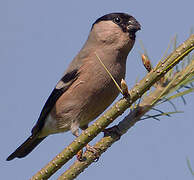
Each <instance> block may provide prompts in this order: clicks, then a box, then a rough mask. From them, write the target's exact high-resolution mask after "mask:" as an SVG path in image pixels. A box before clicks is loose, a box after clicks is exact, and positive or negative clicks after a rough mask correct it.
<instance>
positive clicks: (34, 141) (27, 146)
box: [6, 135, 46, 161]
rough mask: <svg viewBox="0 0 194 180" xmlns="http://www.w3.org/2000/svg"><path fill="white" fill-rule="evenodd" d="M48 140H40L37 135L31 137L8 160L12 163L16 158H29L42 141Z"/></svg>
mask: <svg viewBox="0 0 194 180" xmlns="http://www.w3.org/2000/svg"><path fill="white" fill-rule="evenodd" d="M44 138H46V137H42V138H38V137H37V136H36V135H31V136H30V137H29V138H28V139H27V140H26V141H25V142H24V143H23V144H22V145H21V146H19V147H18V148H17V149H16V150H15V151H14V152H13V153H12V154H11V155H10V156H9V157H8V158H7V159H6V160H7V161H10V160H12V159H14V158H16V157H17V158H23V157H25V156H27V155H28V154H29V153H30V152H31V151H32V150H33V149H34V148H35V147H36V146H37V145H38V144H39V143H41V141H42V140H43V139H44Z"/></svg>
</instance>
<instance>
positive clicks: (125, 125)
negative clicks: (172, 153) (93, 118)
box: [58, 60, 194, 180]
mask: <svg viewBox="0 0 194 180" xmlns="http://www.w3.org/2000/svg"><path fill="white" fill-rule="evenodd" d="M193 72H194V60H193V61H192V62H191V63H190V64H189V65H188V66H187V67H186V68H185V69H183V70H182V71H180V72H178V75H179V78H178V79H177V78H176V76H174V77H173V76H172V77H173V78H172V79H171V82H173V83H169V85H168V88H169V89H170V90H173V89H174V90H176V86H178V85H179V83H181V82H182V80H183V79H184V77H185V76H187V77H189V75H190V74H192V73H193ZM165 89H166V87H165V86H164V85H163V84H162V83H160V84H158V86H157V87H156V88H155V90H154V91H153V92H152V93H150V94H149V95H148V96H146V97H145V98H144V99H143V101H142V102H141V103H140V104H139V106H138V107H137V108H135V109H134V110H132V111H131V112H130V113H129V115H127V116H126V117H125V118H124V119H123V120H122V121H121V122H120V123H119V124H118V125H117V126H116V127H117V132H114V131H113V132H110V133H109V134H106V133H105V137H103V138H101V140H100V141H98V142H97V143H96V144H95V146H94V147H95V148H96V149H98V150H99V155H101V154H102V153H104V152H105V151H106V150H107V149H108V148H109V147H110V146H111V145H112V144H114V143H115V142H116V141H118V140H119V139H120V136H122V135H124V134H125V133H127V131H128V130H129V129H130V128H131V127H133V126H134V125H135V124H136V123H137V122H138V121H141V120H142V119H141V118H142V117H143V116H144V115H145V114H146V113H147V112H148V111H150V110H152V109H153V106H155V105H156V104H157V102H159V100H160V98H158V97H161V95H162V96H164V95H165V96H166V95H168V94H169V91H165ZM190 89H192V88H190ZM188 93H189V92H188ZM177 94H179V93H177ZM177 97H178V96H177ZM156 99H157V101H156ZM178 112H179V111H177V112H175V113H178ZM173 113H174V112H173ZM169 114H172V112H170V113H164V112H161V115H160V116H162V115H169ZM150 117H151V118H152V117H155V116H150ZM118 131H119V132H118ZM83 157H84V159H85V161H83V162H80V161H78V160H77V161H75V163H74V164H73V165H72V166H70V167H69V169H68V170H66V171H65V172H64V173H63V174H62V175H61V176H60V177H59V178H58V180H63V179H66V180H72V179H74V178H75V177H77V176H78V175H79V174H80V173H81V172H83V171H84V170H85V169H86V168H87V167H88V166H89V165H90V164H91V163H93V162H94V161H95V159H96V156H95V154H93V153H91V152H89V151H86V152H85V153H84V156H83Z"/></svg>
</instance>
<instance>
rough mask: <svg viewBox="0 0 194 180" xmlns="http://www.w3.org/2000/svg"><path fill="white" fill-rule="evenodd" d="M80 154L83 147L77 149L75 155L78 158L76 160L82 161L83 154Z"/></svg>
mask: <svg viewBox="0 0 194 180" xmlns="http://www.w3.org/2000/svg"><path fill="white" fill-rule="evenodd" d="M82 154H83V149H81V150H79V151H78V152H77V154H76V156H77V160H78V161H83V156H82Z"/></svg>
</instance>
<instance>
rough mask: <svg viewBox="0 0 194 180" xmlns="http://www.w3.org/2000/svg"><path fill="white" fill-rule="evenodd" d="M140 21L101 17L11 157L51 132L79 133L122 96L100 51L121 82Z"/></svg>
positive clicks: (113, 15)
mask: <svg viewBox="0 0 194 180" xmlns="http://www.w3.org/2000/svg"><path fill="white" fill-rule="evenodd" d="M138 30H140V24H139V23H138V22H137V21H136V20H135V18H133V17H132V16H130V15H128V14H124V13H111V14H107V15H105V16H102V17H101V18H99V19H97V20H96V21H95V23H94V24H93V25H92V29H91V31H90V34H89V36H88V39H87V41H86V43H85V45H84V46H83V48H82V49H81V50H80V52H79V53H78V55H77V56H76V57H75V58H74V59H73V61H72V62H71V64H70V65H69V68H68V69H67V70H66V72H65V74H64V76H63V77H62V78H61V80H60V81H59V82H58V84H57V85H56V87H55V89H54V90H53V92H52V93H51V95H50V96H49V98H48V100H47V102H46V103H45V105H44V107H43V110H42V112H41V114H40V117H39V119H38V121H37V123H36V124H35V126H34V127H33V129H32V135H31V136H30V137H29V138H28V139H27V140H26V141H25V142H24V143H23V144H22V145H21V146H20V147H19V148H18V149H16V151H15V152H13V153H12V154H11V155H10V156H9V157H8V158H7V160H12V159H14V158H15V157H18V158H22V157H24V156H26V155H27V154H29V153H30V152H31V151H32V150H33V149H34V148H35V147H36V146H37V145H38V144H39V143H40V142H41V141H42V140H43V139H44V138H45V137H46V136H48V135H49V134H54V133H60V132H65V131H68V130H71V131H72V133H73V134H74V135H76V136H77V135H78V129H79V128H81V129H84V128H85V127H87V125H88V123H89V122H91V121H92V120H94V119H95V118H96V117H97V116H99V115H100V114H101V113H102V112H103V111H104V110H105V109H106V108H107V107H108V106H109V105H110V104H111V103H112V102H113V101H114V99H115V98H116V97H117V96H118V94H119V91H118V89H117V87H116V86H115V84H114V82H113V81H112V79H111V78H110V76H109V75H108V74H107V72H106V71H105V69H104V68H103V67H102V65H101V64H100V62H99V61H98V59H97V57H96V55H95V53H96V54H98V56H99V57H100V58H101V60H102V61H103V63H104V64H105V66H106V67H107V68H108V70H109V71H110V73H111V74H112V75H113V77H114V78H115V80H116V81H117V82H118V83H120V81H121V79H122V78H124V77H125V71H126V59H127V56H128V54H129V52H130V50H131V49H132V47H133V45H134V42H135V33H136V31H138Z"/></svg>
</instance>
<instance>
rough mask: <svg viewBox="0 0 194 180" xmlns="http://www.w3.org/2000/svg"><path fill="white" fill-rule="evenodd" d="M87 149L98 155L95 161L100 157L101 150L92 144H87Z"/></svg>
mask: <svg viewBox="0 0 194 180" xmlns="http://www.w3.org/2000/svg"><path fill="white" fill-rule="evenodd" d="M86 151H89V152H92V153H93V154H94V156H95V157H96V159H95V160H94V161H95V162H97V161H98V160H99V158H100V154H99V150H98V149H97V148H95V147H94V146H90V145H89V144H87V145H86Z"/></svg>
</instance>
